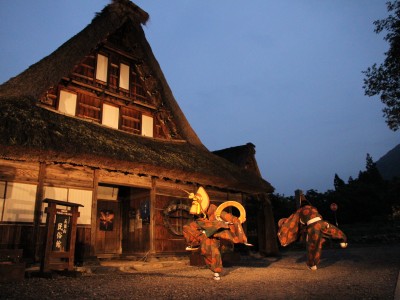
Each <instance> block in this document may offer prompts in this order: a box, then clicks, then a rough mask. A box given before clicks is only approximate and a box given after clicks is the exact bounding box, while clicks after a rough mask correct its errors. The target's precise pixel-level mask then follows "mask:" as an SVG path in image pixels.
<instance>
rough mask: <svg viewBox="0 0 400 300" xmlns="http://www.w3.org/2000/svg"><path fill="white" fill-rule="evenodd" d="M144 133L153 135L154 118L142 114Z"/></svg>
mask: <svg viewBox="0 0 400 300" xmlns="http://www.w3.org/2000/svg"><path fill="white" fill-rule="evenodd" d="M142 135H144V136H150V137H153V118H152V117H149V116H146V115H142Z"/></svg>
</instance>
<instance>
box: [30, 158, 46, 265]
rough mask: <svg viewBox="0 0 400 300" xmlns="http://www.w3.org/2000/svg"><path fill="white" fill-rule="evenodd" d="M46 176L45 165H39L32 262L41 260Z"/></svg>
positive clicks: (42, 163) (41, 163)
mask: <svg viewBox="0 0 400 300" xmlns="http://www.w3.org/2000/svg"><path fill="white" fill-rule="evenodd" d="M45 176H46V163H44V162H40V163H39V176H38V185H37V189H36V200H35V210H34V217H33V232H32V245H33V253H32V258H33V261H35V262H36V261H39V260H40V258H41V254H40V245H41V243H40V221H41V217H42V200H43V197H44V196H43V194H44V178H45Z"/></svg>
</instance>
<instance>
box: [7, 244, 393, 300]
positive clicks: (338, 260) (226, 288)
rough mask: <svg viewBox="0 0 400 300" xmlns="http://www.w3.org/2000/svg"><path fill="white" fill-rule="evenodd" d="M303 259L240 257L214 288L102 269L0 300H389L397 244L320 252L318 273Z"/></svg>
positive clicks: (164, 271)
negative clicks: (321, 255)
mask: <svg viewBox="0 0 400 300" xmlns="http://www.w3.org/2000/svg"><path fill="white" fill-rule="evenodd" d="M304 254H305V252H304V251H300V250H298V251H286V252H283V253H282V255H281V257H278V258H263V259H254V258H250V257H244V258H243V259H242V260H241V261H240V263H239V264H237V265H235V266H232V267H226V268H225V271H224V272H223V274H222V279H221V281H218V282H216V281H213V280H212V279H211V275H212V273H211V271H209V270H208V269H205V268H198V267H192V266H188V265H182V266H180V267H179V268H177V267H174V266H173V264H172V265H171V266H170V267H168V265H167V267H163V268H154V269H152V268H146V270H147V271H134V270H132V269H129V268H123V267H121V266H120V265H119V266H118V267H114V268H112V267H107V268H104V267H103V269H101V272H93V273H89V274H84V275H82V276H81V277H78V278H72V277H65V276H59V277H56V278H53V279H44V278H30V279H25V280H24V281H23V282H18V283H11V284H0V299H99V298H103V299H219V300H222V299H291V300H292V299H394V295H395V289H396V285H397V282H398V276H399V269H400V244H394V245H379V246H363V247H351V246H350V247H349V248H347V249H339V248H337V249H336V248H331V249H329V248H328V249H324V251H323V258H322V260H321V264H320V266H319V269H318V270H317V271H310V270H308V269H307V268H306V267H305V255H304ZM124 270H125V271H124ZM128 270H129V271H128ZM399 284H400V283H399ZM399 296H400V295H399Z"/></svg>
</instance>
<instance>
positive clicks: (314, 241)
mask: <svg viewBox="0 0 400 300" xmlns="http://www.w3.org/2000/svg"><path fill="white" fill-rule="evenodd" d="M278 227H279V229H278V238H279V242H280V243H281V245H282V246H287V245H289V244H291V243H293V242H295V241H296V240H297V239H298V238H299V237H300V235H301V233H302V232H303V231H304V232H305V233H306V248H307V266H308V267H310V268H311V267H313V266H315V269H316V266H317V265H318V264H319V262H320V259H321V252H322V245H323V244H324V242H325V241H326V239H337V240H339V241H340V242H342V243H346V242H347V237H346V235H345V234H344V232H343V231H342V230H340V229H339V228H337V227H336V226H334V225H332V224H330V223H329V222H327V221H324V220H323V219H322V216H321V215H320V214H319V213H318V210H317V209H316V208H315V207H313V206H311V205H304V206H302V207H300V208H299V209H298V210H297V211H296V212H295V213H294V214H292V215H291V216H290V217H289V218H283V219H280V220H279V222H278ZM346 246H347V244H346Z"/></svg>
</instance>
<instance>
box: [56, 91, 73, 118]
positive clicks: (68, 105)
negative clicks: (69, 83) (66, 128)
mask: <svg viewBox="0 0 400 300" xmlns="http://www.w3.org/2000/svg"><path fill="white" fill-rule="evenodd" d="M76 98H77V95H76V94H75V93H71V92H67V91H65V90H61V91H60V100H59V102H58V110H59V111H60V112H63V113H65V114H68V115H72V116H75V111H76Z"/></svg>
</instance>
